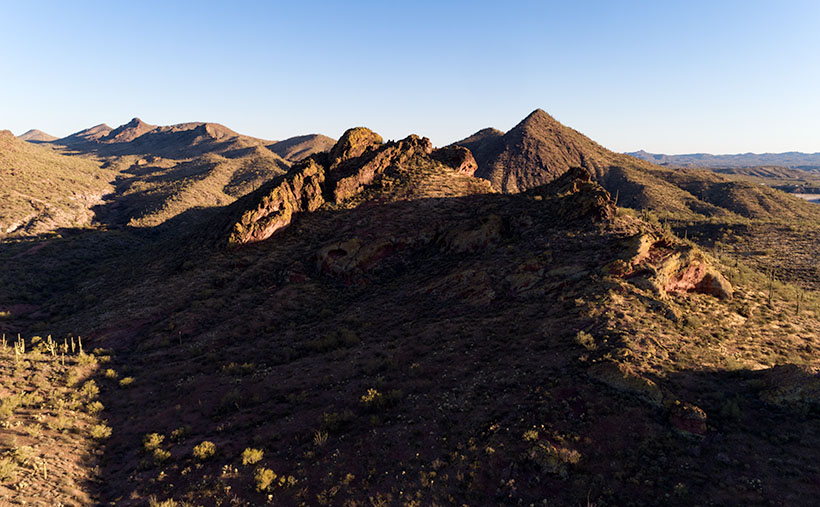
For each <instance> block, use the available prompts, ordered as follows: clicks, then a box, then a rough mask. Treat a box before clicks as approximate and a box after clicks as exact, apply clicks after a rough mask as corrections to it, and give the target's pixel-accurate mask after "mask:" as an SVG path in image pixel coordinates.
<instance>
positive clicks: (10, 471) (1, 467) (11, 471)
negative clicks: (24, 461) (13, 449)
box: [0, 458, 17, 484]
mask: <svg viewBox="0 0 820 507" xmlns="http://www.w3.org/2000/svg"><path fill="white" fill-rule="evenodd" d="M16 472H17V463H15V462H14V460H12V459H11V458H0V484H2V483H6V482H10V481H13V480H15V479H16V478H17V474H16Z"/></svg>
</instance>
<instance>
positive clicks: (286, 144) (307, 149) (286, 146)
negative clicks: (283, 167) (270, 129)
mask: <svg viewBox="0 0 820 507" xmlns="http://www.w3.org/2000/svg"><path fill="white" fill-rule="evenodd" d="M334 144H336V141H335V140H334V139H331V138H330V137H327V136H323V135H321V134H309V135H306V136H297V137H291V138H290V139H285V140H284V141H278V142H276V143H273V144H270V145H268V149H269V150H271V151H272V152H274V153H276V154H277V155H279V156H280V157H282V158H284V159H285V160H287V161H290V162H298V161H300V160H303V159H306V158H307V157H309V156H311V155H313V154H315V153H323V152H326V151H330V149H331V148H332V147H333V145H334Z"/></svg>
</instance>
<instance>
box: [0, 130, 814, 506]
mask: <svg viewBox="0 0 820 507" xmlns="http://www.w3.org/2000/svg"><path fill="white" fill-rule="evenodd" d="M530 119H531V120H533V121H529V122H526V121H525V123H526V125H524V127H522V128H521V129H519V132H518V133H516V134H515V135H514V136H509V137H508V134H504V135H500V134H499V133H498V132H495V131H484V132H483V133H480V135H477V136H474V137H473V139H472V140H471V141H470V142H469V143H466V142H465V144H470V143H478V145H474V147H475V151H472V152H471V150H468V149H465V148H463V147H458V146H451V147H445V148H442V149H434V148H433V146H432V145H431V143H430V142H429V140H428V139H426V138H423V137H419V136H415V135H413V136H409V137H407V138H405V139H402V140H399V141H394V142H384V141H383V139H382V138H381V136H379V135H378V134H376V133H374V132H372V131H370V130H369V129H366V128H362V127H358V128H354V129H350V130H348V131H347V132H345V134H344V135H343V136H342V138H341V139H340V140H339V141H338V142H337V143H335V144H334V145H333V146H332V148H331V149H330V150H329V151H327V152H320V153H314V154H311V155H310V156H308V157H306V158H305V159H303V160H301V161H299V162H297V163H295V164H294V165H293V166H292V167H291V168H290V169H289V170H288V171H287V172H282V173H279V174H276V175H274V174H273V172H272V171H271V172H267V173H266V174H268V175H269V176H265V177H264V178H261V177H257V176H258V174H257V173H256V172H254V171H255V170H256V169H257V168H259V167H263V166H264V164H266V163H269V162H270V161H276V160H281V159H279V157H278V156H277V155H274V154H273V153H271V152H270V150H268V149H267V148H265V147H252V149H251V150H248V151H245V152H242V154H241V156H237V154H236V153H232V152H226V153H222V154H220V153H216V154H206V155H203V156H199V157H194V158H191V159H186V160H172V159H167V158H163V157H160V156H156V155H150V156H148V155H143V154H140V155H128V156H123V157H110V158H107V159H106V163H107V164H108V165H107V167H108V169H107V170H111V171H114V172H115V173H116V174H118V175H119V176H120V180H118V182H117V189H116V191H115V192H114V195H115V196H119V197H118V198H112V199H111V200H110V202H109V203H108V204H106V206H105V207H104V208H105V212H107V213H111V215H109V216H110V217H115V218H116V219H117V220H120V221H122V220H125V219H126V218H127V219H128V220H132V219H133V220H143V222H142V224H141V225H144V226H145V227H144V228H140V229H134V228H124V229H117V230H98V231H94V232H85V233H78V232H77V231H63V237H62V238H57V239H50V240H49V239H45V238H42V239H41V238H28V239H26V240H20V241H15V242H7V243H3V244H0V262H3V263H8V262H9V261H11V260H12V259H13V260H15V263H14V266H15V269H14V271H13V272H0V304H2V306H0V316H2V319H0V329H2V330H4V332H8V333H10V334H11V333H17V332H20V333H22V339H23V341H24V342H25V345H26V348H25V351H22V352H18V351H19V350H20V348H19V347H20V346H19V345H14V349H12V348H11V346H9V347H8V348H7V347H3V348H2V349H0V352H1V353H2V354H4V357H5V358H7V361H6V362H5V363H4V364H6V365H7V366H6V369H5V370H4V375H3V379H4V380H3V384H2V385H0V390H2V393H3V394H4V398H3V404H2V407H5V409H4V411H0V417H2V418H3V421H5V424H4V425H2V427H0V437H2V438H3V439H4V440H2V441H3V442H12V441H13V443H10V444H8V446H7V448H6V447H4V448H3V451H2V459H3V460H5V461H3V463H4V468H3V469H4V470H6V474H5V476H0V498H3V499H4V500H8V501H14V502H20V503H21V502H23V501H25V502H29V503H33V502H34V501H36V500H41V499H43V498H48V499H49V501H51V502H52V503H55V502H57V501H59V502H61V503H64V504H65V503H70V502H74V503H93V504H106V503H114V504H118V505H145V504H149V505H150V504H154V505H162V504H163V503H162V502H166V501H167V502H168V503H164V505H180V504H182V505H185V504H190V505H226V504H231V503H233V504H238V505H263V504H274V505H294V504H307V505H313V504H320V505H337V504H342V505H344V504H349V505H362V504H364V505H367V504H375V505H392V504H399V505H404V504H409V505H442V504H448V505H449V504H458V505H464V504H466V505H481V504H494V505H495V504H503V505H530V504H541V503H542V502H543V500H544V499H545V498H546V499H548V501H549V502H551V503H554V504H557V505H590V504H595V505H623V504H625V503H630V502H631V503H632V504H635V505H657V504H663V505H692V504H715V505H720V504H724V505H730V504H737V503H742V504H772V503H774V504H786V505H811V504H812V503H813V502H814V500H815V499H816V498H817V495H818V493H820V491H819V490H818V486H817V481H816V478H817V476H818V474H819V473H820V468H819V467H818V466H817V463H816V452H815V451H814V449H815V448H817V446H818V445H820V432H819V431H818V428H817V425H816V419H817V416H818V414H820V412H818V411H820V382H819V381H818V376H817V375H818V367H819V366H820V363H818V360H817V357H816V351H817V350H818V348H820V297H819V296H818V294H817V292H815V291H812V290H811V289H810V288H808V289H805V290H803V289H800V288H798V287H797V286H795V285H791V284H789V283H784V282H783V281H782V279H781V278H780V277H778V279H777V280H775V279H773V277H771V276H770V274H769V273H766V272H765V271H763V270H755V269H753V268H751V267H750V264H751V263H749V262H747V261H748V259H747V258H746V257H744V256H743V255H739V254H736V253H735V252H733V251H731V250H729V249H725V248H712V246H715V241H717V240H718V238H723V237H724V236H725V235H727V236H728V235H732V234H746V233H745V232H744V231H742V230H741V229H740V228H739V227H738V228H736V229H734V230H732V231H731V232H730V231H727V230H726V229H725V227H727V226H729V225H730V224H751V225H755V224H761V223H767V224H770V225H771V224H775V223H776V222H774V221H767V222H764V221H762V219H760V218H754V216H755V214H762V213H764V211H765V213H769V214H771V215H772V216H774V215H777V216H778V217H781V218H780V219H782V220H784V222H783V224H794V226H795V227H797V226H798V225H797V224H802V222H801V221H800V220H802V218H801V216H802V215H800V213H802V211H801V209H799V208H794V209H790V210H789V211H790V212H791V214H786V213H785V211H783V210H781V209H773V208H772V209H769V208H766V207H764V205H766V206H768V205H769V201H768V200H764V201H760V200H756V201H747V200H746V198H747V196H750V195H762V196H764V197H766V198H767V199H774V200H776V199H778V198H779V197H778V196H779V193H777V192H776V191H773V190H771V191H770V192H772V194H771V195H770V194H768V193H767V192H769V190H768V189H766V190H763V191H761V193H759V194H758V193H755V192H754V191H753V190H751V189H748V190H747V189H746V188H745V187H744V185H746V184H737V185H739V186H736V187H735V186H731V185H730V186H725V185H726V183H728V182H726V181H725V180H723V179H722V178H720V177H719V176H717V175H714V174H711V173H705V174H709V177H708V178H707V177H703V176H702V175H701V173H699V172H697V171H683V172H677V171H668V170H666V169H661V168H656V167H653V166H651V165H650V164H646V163H643V162H636V163H634V165H627V163H628V162H629V161H630V160H632V159H630V158H629V157H625V156H617V157H614V158H611V159H610V158H608V157H609V154H608V153H607V152H606V151H605V150H604V149H603V148H601V147H600V146H598V145H596V144H594V143H592V141H589V140H586V141H584V139H581V138H576V137H575V135H576V134H577V133H575V134H573V133H572V132H574V131H570V132H568V131H564V130H562V129H561V128H559V126H557V125H556V124H555V123H553V122H554V120H551V119H549V118H548V117H546V118H545V117H544V116H542V115H541V114H536V116H535V118H530ZM544 126H547V127H548V130H549V129H551V131H550V133H549V134H548V135H546V137H545V136H543V135H541V134H543V132H541V131H540V129H541V128H542V127H544ZM536 127H537V128H536ZM183 131H184V130H183ZM151 132H153V131H149V133H147V134H143V135H142V136H140V137H137V138H136V139H135V140H134V141H131V143H133V142H136V141H138V140H139V139H141V138H142V137H145V136H147V135H151ZM539 132H540V133H539ZM577 135H578V136H580V134H577ZM516 138H517V139H519V140H520V141H521V143H520V145H515V144H511V145H510V146H519V147H520V149H521V150H523V151H522V153H517V152H516V150H518V148H515V149H514V148H509V147H508V148H504V149H503V150H500V151H498V153H501V154H505V155H504V157H506V160H525V159H526V160H538V161H540V162H539V163H542V162H543V163H544V164H546V165H545V167H548V168H553V169H555V174H554V175H552V176H551V177H548V178H547V177H544V179H548V180H549V181H546V182H544V183H543V184H535V182H534V180H530V181H531V183H532V184H531V185H530V184H528V185H527V186H529V188H520V189H519V190H520V191H516V192H504V193H501V192H497V191H495V190H494V189H493V188H492V186H491V182H488V181H487V180H486V179H483V178H477V177H475V175H476V174H478V173H479V172H480V170H481V168H482V164H483V163H485V162H483V161H482V160H484V157H485V156H487V155H486V154H487V153H493V150H497V148H498V146H501V144H494V143H500V142H501V141H504V140H506V141H509V140H511V139H516ZM534 138H538V139H540V141H538V140H537V139H536V140H533V139H534ZM545 139H547V140H551V141H553V142H561V143H568V144H567V146H568V148H567V149H566V150H563V151H562V150H561V148H560V146H563V145H558V147H555V146H553V148H547V147H545V146H543V145H541V144H539V143H541V142H545V141H544V140H545ZM15 142H18V143H21V144H22V142H20V141H17V140H15ZM486 143H489V144H486ZM101 144H104V143H101ZM126 144H127V143H126ZM27 146H29V145H27ZM487 146H490V148H488V147H487ZM32 148H39V147H38V146H32ZM491 148H492V149H491ZM573 150H574V151H573ZM588 150H592V151H593V153H592V155H590V154H589V152H588ZM601 150H603V151H601ZM596 153H597V154H596ZM268 154H270V155H268ZM499 156H501V155H499ZM265 157H275V158H267V159H266V158H265ZM575 157H577V158H578V159H579V160H580V162H581V163H579V164H574V163H573V160H575ZM620 157H623V158H620ZM558 161H563V162H562V163H566V164H572V165H569V166H568V167H565V168H563V169H561V167H562V166H561V165H560V164H559V163H558ZM630 163H631V162H630ZM485 167H486V166H485ZM498 167H501V166H498ZM517 167H518V172H515V173H510V174H516V175H520V176H522V177H523V176H526V175H527V171H530V172H531V173H532V172H533V171H534V170H535V169H537V167H536V166H534V165H529V166H517ZM516 177H517V176H516ZM527 177H529V176H527ZM131 178H133V179H131ZM265 178H267V179H265ZM502 180H503V178H502ZM231 181H236V182H240V183H237V189H239V188H242V190H237V191H236V193H234V194H231V193H230V192H228V191H227V190H226V189H228V188H229V187H231V183H230V182H231ZM521 181H524V180H523V179H522V180H521ZM602 183H603V185H602ZM140 185H147V186H140ZM226 185H227V186H226ZM242 185H244V186H242ZM612 185H617V186H616V191H615V193H612V192H609V191H608V190H607V189H606V188H605V187H606V186H612ZM733 185H734V184H733ZM735 189H740V190H738V191H737V192H736V193H732V192H733V191H734V190H735ZM155 194H156V196H157V200H156V202H157V203H173V202H174V196H179V197H183V200H184V199H187V197H186V196H199V197H196V198H194V200H197V201H198V200H200V198H201V202H203V203H208V202H210V204H209V205H207V206H208V207H207V210H203V209H198V208H197V207H190V206H189V205H188V204H186V205H184V206H182V207H180V208H178V209H174V210H172V212H170V213H169V215H168V216H167V217H166V216H164V215H162V214H161V213H160V214H156V213H154V210H156V209H160V208H154V207H153V205H152V206H148V207H140V206H138V205H135V207H131V205H130V204H129V201H128V199H129V198H133V199H134V200H135V203H141V202H142V203H144V202H146V201H151V199H152V198H153V197H154V196H155ZM223 194H224V196H226V197H223ZM242 194H244V196H243V197H240V195H242ZM616 194H617V195H618V196H619V197H618V203H619V204H620V203H622V202H623V201H625V200H629V201H630V202H635V203H639V204H640V203H644V204H645V207H644V211H642V212H636V211H635V210H633V209H626V208H618V207H617V206H616V202H615V195H616ZM772 196H774V197H772ZM228 197H230V198H231V199H235V200H232V201H231V203H230V204H228V202H229V200H230V199H228ZM670 197H671V198H672V199H671V200H670ZM220 199H225V200H224V201H220ZM117 202H119V203H120V206H121V208H119V209H115V208H113V205H114V203H117ZM222 202H224V203H225V204H226V205H225V206H220V205H219V204H220V203H222ZM663 203H668V204H667V207H666V208H662V207H660V206H661V205H662V204H663ZM806 204H807V205H808V203H806ZM157 205H158V206H159V204H157ZM638 207H641V206H635V208H638ZM139 209H143V210H148V211H147V212H145V213H143V214H139V213H140V212H138V211H137V210H139ZM809 209H812V208H806V210H809ZM652 210H657V211H652ZM694 210H700V211H694ZM761 210H763V211H761ZM661 211H664V212H665V213H667V218H668V220H669V222H667V223H666V224H663V223H661V222H660V221H659V220H658V219H657V215H656V214H655V213H656V212H657V213H660V212H661ZM100 213H101V215H100V216H103V215H102V211H100ZM674 213H681V216H683V217H685V218H681V219H679V220H678V221H675V220H674V219H673V218H672V217H673V216H674ZM698 213H702V214H701V215H700V216H701V219H696V218H697V216H698ZM707 214H708V215H709V217H708V218H706V217H705V215H707ZM745 215H749V216H750V217H752V218H743V216H745ZM767 220H768V219H767ZM113 222H115V220H113V218H112V223H113ZM690 222H691V224H693V225H692V226H691V227H692V230H691V231H690V230H689V229H687V227H690V225H689V223H690ZM159 223H162V224H163V227H161V228H158V227H150V226H151V225H154V224H159ZM670 224H671V225H670ZM678 226H680V227H683V229H678ZM707 226H711V227H713V228H714V229H713V230H712V231H711V232H709V233H707V230H706V229H705V228H706V227H707ZM698 227H700V228H701V229H698ZM801 227H802V225H801ZM674 230H680V231H681V233H680V234H675V233H674V232H673V231H674ZM696 230H697V231H696ZM687 231H688V232H689V233H691V234H687ZM695 232H698V233H700V232H703V233H704V237H702V238H700V237H698V238H695V237H694V236H695V234H694V233H695ZM795 234H796V233H795ZM681 236H684V237H681ZM686 236H689V237H690V238H692V239H696V240H697V242H695V241H692V240H690V239H686ZM710 242H711V243H710ZM89 266H91V269H89V268H88V267H89ZM56 275H60V276H56ZM54 280H56V282H57V283H55V282H54ZM30 329H36V330H35V331H31V330H30ZM35 332H36V333H38V336H40V337H42V336H45V337H46V338H37V339H35V338H34V335H33V333H35ZM69 333H72V335H71V336H69ZM49 335H53V336H59V337H60V339H57V341H56V343H57V344H58V345H57V346H54V347H52V345H51V344H52V341H51V340H50V339H49V338H47V337H48V336H49ZM76 335H82V343H83V346H84V347H85V348H84V349H83V350H82V351H81V350H75V349H74V347H73V345H72V344H74V343H75V340H74V338H76ZM63 337H66V338H65V341H63V340H62V338H63ZM69 338H71V339H69ZM77 341H78V340H77ZM63 343H64V344H65V346H64V349H61V348H58V347H62V346H63ZM63 350H65V351H63ZM52 351H53V352H52ZM61 354H62V355H64V356H65V357H64V359H63V360H62V361H63V362H61ZM12 365H14V366H12ZM44 379H50V380H48V381H45V380H44ZM50 383H52V384H53V387H51V384H50ZM14 393H25V394H20V395H19V396H17V397H13V395H14ZM12 397H13V398H12ZM7 398H8V399H9V401H6V399H7ZM50 442H54V443H53V444H49V443H50ZM44 444H45V445H44ZM58 444H59V445H58ZM12 446H14V447H12ZM35 446H42V447H35ZM68 448H72V449H79V450H82V452H79V451H77V452H74V453H72V452H69V451H63V449H68ZM34 449H43V450H42V451H37V454H36V455H35V454H34V452H35V451H34ZM27 453H28V454H27ZM27 457H28V458H27ZM35 458H36V459H35ZM44 469H45V470H46V471H47V472H43V470H44ZM52 470H60V473H53V474H51V475H49V474H50V473H51V472H48V471H52ZM65 470H72V471H71V472H65ZM47 477H51V478H52V483H49V481H48V480H47V479H46V478H47ZM20 479H25V485H23V486H20V487H18V488H12V487H11V484H16V483H18V482H20Z"/></svg>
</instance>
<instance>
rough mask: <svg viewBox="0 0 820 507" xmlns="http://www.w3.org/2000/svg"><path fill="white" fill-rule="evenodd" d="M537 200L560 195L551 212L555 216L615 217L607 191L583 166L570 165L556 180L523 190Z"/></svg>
mask: <svg viewBox="0 0 820 507" xmlns="http://www.w3.org/2000/svg"><path fill="white" fill-rule="evenodd" d="M526 195H529V196H532V197H534V198H536V199H547V198H554V197H560V198H561V199H559V200H558V201H557V202H558V203H560V206H559V207H558V208H555V209H554V210H553V211H554V213H555V214H556V215H557V217H558V218H561V219H563V220H575V219H578V218H588V217H591V218H594V219H598V220H609V219H611V218H612V217H614V216H615V211H616V209H617V208H616V207H615V203H614V202H612V199H611V198H610V195H609V192H607V191H606V190H605V189H604V188H603V187H602V186H600V185H598V184H597V183H595V182H593V181H592V175H591V174H590V173H589V171H587V170H586V169H584V168H583V167H573V168H571V169H569V170H568V171H567V172H565V173H564V174H562V175H561V177H559V178H558V179H556V180H555V181H553V182H551V183H548V184H546V185H542V186H540V187H536V188H534V189H532V190H529V191H528V192H526Z"/></svg>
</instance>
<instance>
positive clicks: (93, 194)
mask: <svg viewBox="0 0 820 507" xmlns="http://www.w3.org/2000/svg"><path fill="white" fill-rule="evenodd" d="M113 178H114V173H113V172H112V171H109V170H106V169H102V168H100V164H99V163H98V162H95V161H93V160H90V159H88V158H84V157H71V156H65V155H60V154H58V153H55V152H54V150H52V149H50V148H48V147H45V146H39V145H37V144H32V143H30V142H25V141H23V140H21V139H19V138H16V137H14V135H13V134H12V133H11V132H9V131H7V130H4V131H0V237H4V236H8V235H16V236H19V235H31V234H40V233H44V232H49V231H53V230H55V229H57V228H60V227H86V226H89V225H90V224H91V221H92V219H93V216H94V213H93V212H92V211H91V207H92V206H94V205H97V204H100V203H101V202H102V196H103V195H104V194H107V193H109V192H110V191H111V190H112V186H111V184H110V181H111V180H113Z"/></svg>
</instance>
